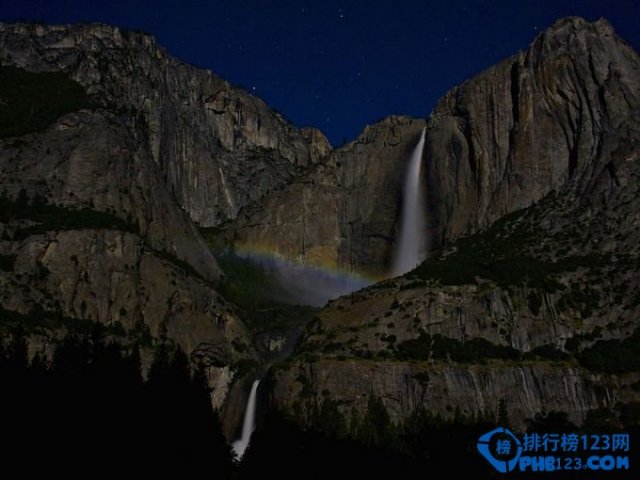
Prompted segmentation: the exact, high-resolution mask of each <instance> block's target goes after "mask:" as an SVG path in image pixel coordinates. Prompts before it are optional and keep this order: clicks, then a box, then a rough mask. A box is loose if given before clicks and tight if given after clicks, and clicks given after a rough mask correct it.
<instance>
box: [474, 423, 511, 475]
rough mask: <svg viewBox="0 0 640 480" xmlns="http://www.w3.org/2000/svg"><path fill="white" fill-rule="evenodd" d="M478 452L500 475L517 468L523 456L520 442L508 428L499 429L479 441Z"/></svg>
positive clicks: (483, 436)
mask: <svg viewBox="0 0 640 480" xmlns="http://www.w3.org/2000/svg"><path fill="white" fill-rule="evenodd" d="M477 446H478V451H479V452H480V454H481V455H482V456H483V457H484V458H486V459H487V460H488V461H489V463H490V464H491V465H492V466H493V468H495V469H496V470H497V471H498V472H500V473H507V472H511V471H513V470H514V469H515V468H516V465H517V464H518V459H519V458H520V455H522V445H520V440H518V438H517V437H516V436H515V435H514V434H513V433H511V431H510V430H509V429H507V428H502V427H498V428H496V429H495V430H491V431H490V432H488V433H485V434H484V435H482V436H481V437H480V439H479V440H478V445H477Z"/></svg>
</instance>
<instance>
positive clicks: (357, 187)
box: [227, 116, 425, 275]
mask: <svg viewBox="0 0 640 480" xmlns="http://www.w3.org/2000/svg"><path fill="white" fill-rule="evenodd" d="M424 126H425V122H424V121H423V120H418V119H413V118H409V117H398V116H391V117H388V118H386V119H384V120H382V121H381V122H379V123H377V124H374V125H372V126H368V127H366V128H365V130H364V131H363V133H362V134H361V135H360V136H359V137H358V138H357V139H356V140H354V141H353V142H351V143H349V144H348V145H345V146H344V147H342V148H340V149H337V150H335V151H334V152H333V153H332V154H331V156H330V157H329V158H328V159H327V160H326V161H324V162H322V163H321V164H319V165H316V166H314V167H313V168H311V169H310V170H309V171H308V172H307V173H305V174H304V175H302V176H300V177H298V178H297V179H295V180H294V181H293V182H291V183H290V184H289V185H287V186H286V187H285V188H283V189H282V190H280V191H278V192H275V193H273V194H272V195H270V196H269V197H267V199H266V200H265V202H263V203H262V204H261V205H257V206H255V208H248V209H246V210H245V211H243V212H242V213H241V215H239V217H238V219H237V220H236V221H235V222H234V223H233V224H232V225H231V226H230V227H229V228H228V229H227V235H228V236H229V237H230V238H231V239H232V240H233V242H234V243H235V245H236V247H237V248H240V249H243V248H244V249H249V250H254V249H261V250H268V251H270V252H275V253H277V254H279V255H282V256H284V257H287V258H290V259H295V260H297V261H299V262H300V263H303V264H306V265H313V266H324V267H327V266H328V267H333V268H339V269H341V270H345V271H357V272H364V273H369V274H374V275H376V274H377V275H379V274H381V273H384V272H385V270H386V266H387V265H388V263H389V261H390V256H391V251H392V246H393V243H394V239H395V237H396V228H397V225H396V223H397V222H396V219H397V218H398V212H399V209H400V203H399V202H400V197H401V196H400V190H401V185H402V172H403V171H404V166H405V164H406V162H407V161H408V158H409V156H410V154H411V151H412V150H413V148H414V147H415V144H416V143H417V141H418V138H419V137H420V132H421V130H422V129H423V128H424Z"/></svg>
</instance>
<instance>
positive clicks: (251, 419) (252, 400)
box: [231, 380, 260, 459]
mask: <svg viewBox="0 0 640 480" xmlns="http://www.w3.org/2000/svg"><path fill="white" fill-rule="evenodd" d="M259 383H260V380H256V381H255V382H253V385H252V386H251V393H250V394H249V401H247V409H246V410H245V412H244V421H243V423H242V434H241V436H240V438H239V439H238V440H236V441H235V442H233V444H232V445H231V448H233V453H235V454H236V456H237V457H238V458H239V459H240V458H242V456H243V455H244V452H245V450H246V449H247V447H248V446H249V442H250V441H251V434H252V433H253V429H254V428H255V426H256V425H255V423H256V422H255V420H256V393H257V391H258V384H259Z"/></svg>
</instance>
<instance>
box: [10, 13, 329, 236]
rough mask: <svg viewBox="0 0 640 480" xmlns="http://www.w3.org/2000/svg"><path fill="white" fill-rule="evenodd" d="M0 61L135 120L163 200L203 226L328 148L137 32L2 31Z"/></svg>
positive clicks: (81, 28)
mask: <svg viewBox="0 0 640 480" xmlns="http://www.w3.org/2000/svg"><path fill="white" fill-rule="evenodd" d="M0 62H1V63H2V64H5V65H15V66H18V67H21V68H24V69H26V70H29V71H35V72H42V71H62V72H64V73H66V74H68V75H69V76H70V77H71V78H73V79H74V80H76V81H78V82H79V83H80V84H81V85H83V86H84V87H86V89H87V92H88V93H89V94H90V95H92V96H93V97H94V98H95V99H97V100H98V101H99V102H100V104H101V105H102V106H104V107H107V108H109V109H112V110H118V111H121V112H135V113H136V114H137V117H138V118H137V120H138V125H139V128H140V130H141V133H142V134H144V135H145V136H146V140H147V142H148V148H149V150H150V152H151V156H152V158H153V160H154V161H155V163H156V164H157V165H158V166H159V169H160V172H161V175H162V178H163V180H164V182H165V183H166V185H167V187H168V189H169V191H170V192H171V194H172V195H173V196H174V197H175V198H176V200H177V201H178V203H179V204H180V206H182V207H183V208H184V209H185V210H186V211H187V212H189V215H190V216H191V218H192V219H193V220H194V221H195V222H197V223H198V224H200V225H201V226H215V225H218V224H220V223H222V222H224V221H226V220H228V219H230V218H234V217H235V215H236V213H237V212H238V210H239V209H240V208H241V207H242V206H244V205H246V204H248V203H251V202H253V201H256V200H258V199H260V198H261V197H262V196H263V195H265V194H266V193H268V192H270V191H272V190H274V189H276V188H278V187H280V186H282V185H283V184H285V183H286V182H287V181H289V180H290V179H291V178H292V177H293V175H294V174H296V173H298V172H300V171H301V169H303V168H304V167H306V166H308V165H311V164H313V163H315V162H317V161H318V160H319V159H320V158H322V157H323V156H325V155H326V154H327V153H328V152H329V151H330V149H331V148H330V145H329V143H328V141H327V140H326V138H325V137H324V136H323V135H322V134H321V133H320V132H319V131H317V130H314V129H305V130H297V129H295V128H293V127H292V126H291V125H290V124H288V123H287V122H286V121H285V120H284V119H283V118H282V116H281V115H280V114H278V113H276V112H275V111H273V110H272V109H270V108H269V107H268V106H267V105H266V104H265V103H264V102H263V101H262V100H260V99H258V98H257V97H254V96H253V95H250V94H249V93H247V92H245V91H244V90H241V89H239V88H233V87H232V86H231V85H230V84H229V83H228V82H226V81H224V80H222V79H220V78H218V77H217V76H216V75H215V74H213V73H212V72H210V71H207V70H203V69H199V68H196V67H193V66H191V65H188V64H185V63H183V62H180V61H179V60H176V59H174V58H172V57H170V56H169V55H167V53H166V52H165V51H164V50H163V49H162V48H161V47H159V46H158V45H157V44H156V43H155V40H154V39H153V38H152V37H150V36H148V35H144V34H141V33H133V32H125V31H121V30H119V29H118V28H116V27H111V26H107V25H77V26H40V25H25V24H11V25H9V24H0Z"/></svg>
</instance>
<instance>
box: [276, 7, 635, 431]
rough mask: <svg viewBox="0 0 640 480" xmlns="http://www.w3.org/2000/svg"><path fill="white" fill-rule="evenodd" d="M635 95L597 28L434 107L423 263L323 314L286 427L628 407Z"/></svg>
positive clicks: (575, 25)
mask: <svg viewBox="0 0 640 480" xmlns="http://www.w3.org/2000/svg"><path fill="white" fill-rule="evenodd" d="M639 82H640V58H639V57H638V55H637V54H636V53H635V52H634V51H633V50H631V49H630V48H629V47H628V46H627V45H626V44H625V43H624V42H623V41H622V40H620V39H619V38H618V37H616V36H615V35H614V34H613V32H612V30H611V27H610V26H609V25H608V24H607V23H606V22H604V21H598V22H595V23H593V24H590V23H587V22H585V21H584V20H581V19H567V20H562V21H559V22H557V23H556V24H555V25H554V26H552V27H551V28H550V29H549V30H548V31H546V32H544V33H543V34H541V35H540V36H539V37H538V38H537V39H536V40H535V41H534V43H533V44H532V46H531V48H530V49H529V50H528V51H527V52H524V53H521V54H519V55H517V56H516V57H514V58H512V59H510V60H508V61H506V62H503V63H501V64H499V65H497V66H496V67H493V68H491V69H489V70H488V71H487V72H484V73H483V74H480V75H479V76H478V77H476V78H474V79H472V80H470V81H468V82H465V83H464V84H463V85H462V86H460V87H457V88H455V89H454V90H452V91H451V92H450V93H449V94H447V95H446V96H445V97H444V99H443V100H442V101H441V102H440V104H439V105H438V107H437V108H436V110H435V112H434V114H433V115H432V116H431V118H430V119H429V121H428V131H427V139H428V147H427V152H426V159H427V162H428V166H429V168H428V170H429V180H430V189H429V190H428V191H429V192H431V200H432V203H431V204H430V206H431V209H432V213H433V216H434V224H433V225H434V230H433V232H434V235H435V236H436V238H437V240H438V243H439V247H440V248H439V250H438V252H437V253H434V255H433V257H432V258H431V259H429V260H427V261H426V262H425V263H423V264H422V265H421V266H420V267H419V268H418V269H416V270H415V271H414V272H411V273H409V274H408V275H407V276H405V277H402V278H396V279H391V280H387V281H385V282H381V283H379V284H376V285H374V286H371V287H369V288H367V289H364V290H362V291H360V292H356V293H353V294H351V295H350V296H348V297H343V298H340V299H338V300H335V301H333V302H331V303H330V304H328V305H327V306H326V307H325V308H324V309H323V310H322V311H321V312H320V313H319V314H318V316H317V318H316V320H315V321H314V322H313V323H311V324H310V325H309V327H308V328H307V330H306V332H305V335H304V338H303V341H302V342H301V344H300V346H299V348H298V350H297V353H296V354H295V355H294V357H293V358H292V359H291V360H290V361H289V362H288V363H286V364H284V365H283V366H282V368H277V369H275V370H274V371H273V380H274V382H273V385H274V386H273V389H272V393H271V395H272V400H273V401H274V402H275V403H277V404H278V405H280V406H281V407H282V408H284V409H285V410H286V409H289V410H291V411H293V412H297V413H298V415H299V418H301V421H305V420H306V419H309V418H310V417H311V416H312V415H313V412H314V411H317V410H314V409H317V408H319V405H321V404H322V402H324V401H326V400H332V401H335V402H337V405H340V409H341V411H342V413H344V414H346V415H348V414H349V411H350V410H351V409H352V408H353V409H354V410H355V412H357V413H358V414H360V415H361V416H363V415H364V409H366V406H367V398H369V397H370V396H371V395H374V396H377V397H380V398H381V399H382V401H383V404H384V405H385V406H386V407H387V409H388V410H389V413H390V414H391V416H392V418H394V419H395V420H396V421H401V420H405V419H407V418H409V417H410V416H411V415H412V414H413V413H415V412H416V411H417V410H419V409H420V408H424V409H426V410H427V411H430V412H432V413H439V414H441V415H442V416H444V417H445V418H447V417H449V418H451V417H452V416H453V412H454V411H455V410H456V409H457V410H459V411H460V412H463V413H466V414H468V415H478V414H487V413H488V414H490V415H497V413H498V403H499V402H500V401H504V406H505V407H506V409H507V411H508V413H509V418H510V420H511V422H512V424H513V425H514V426H516V427H523V426H525V421H526V420H527V419H528V418H531V417H533V416H534V415H536V414H537V413H541V412H542V411H551V410H561V411H565V412H567V413H568V414H569V416H570V418H571V419H572V420H573V421H575V422H578V423H580V422H581V421H582V420H583V419H584V417H585V415H586V414H587V412H588V411H589V410H592V409H596V408H602V407H604V408H614V407H615V406H616V404H617V403H618V402H621V403H627V402H633V401H638V400H640V393H639V392H638V391H637V388H635V387H634V388H631V385H634V384H636V383H635V382H637V381H638V378H640V372H639V371H638V368H637V365H638V364H639V363H637V362H638V361H640V359H638V358H636V357H635V356H633V355H631V356H628V357H627V356H626V354H627V353H628V352H629V351H628V350H626V349H627V348H629V349H636V350H635V351H637V342H638V339H639V338H640V323H639V321H638V319H639V318H640V297H639V296H638V295H637V292H638V288H640V248H639V247H638V245H639V244H640V214H639V212H640V196H639V195H638V191H639V190H638V188H639V186H640V178H639V175H638V165H639V162H640V141H639V140H638V139H639V138H640V109H639V106H640V104H639V97H638V92H640V90H639V89H638V86H639ZM521 207H527V208H523V209H521V210H518V209H520V208H521ZM516 210H517V211H516ZM509 212H511V213H509ZM505 213H509V214H508V215H506V216H505V215H504V214H505ZM496 219H499V220H498V221H497V222H495V223H493V224H492V225H490V226H488V225H489V224H491V223H492V222H493V221H494V220H496ZM469 232H475V233H474V234H472V235H467V236H463V234H465V233H469ZM632 345H635V346H632Z"/></svg>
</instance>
